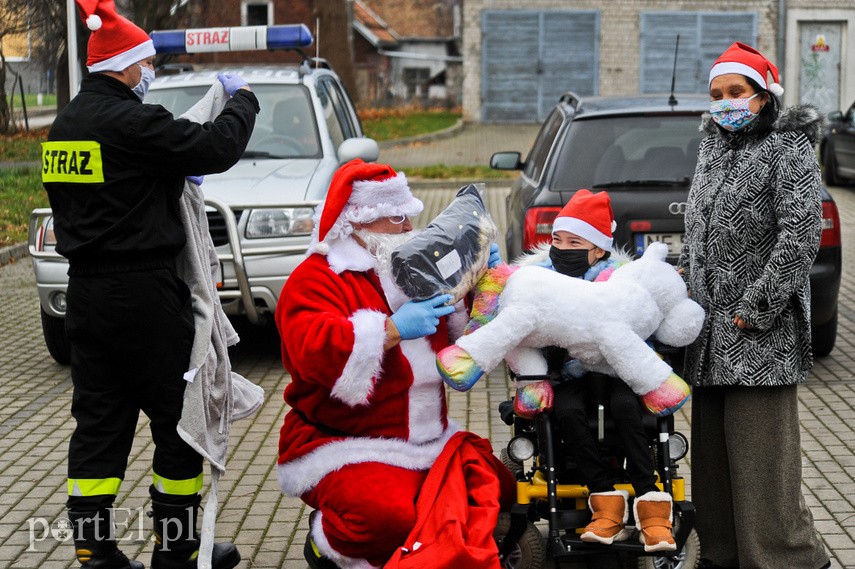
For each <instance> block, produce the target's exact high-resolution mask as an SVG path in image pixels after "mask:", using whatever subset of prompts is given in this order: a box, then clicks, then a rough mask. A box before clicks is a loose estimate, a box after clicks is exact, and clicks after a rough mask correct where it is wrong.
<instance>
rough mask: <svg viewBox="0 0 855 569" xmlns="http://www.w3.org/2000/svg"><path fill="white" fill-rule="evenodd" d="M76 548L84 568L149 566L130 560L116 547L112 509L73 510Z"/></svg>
mask: <svg viewBox="0 0 855 569" xmlns="http://www.w3.org/2000/svg"><path fill="white" fill-rule="evenodd" d="M68 517H69V518H70V520H71V527H72V529H73V531H74V535H73V537H74V551H75V554H76V555H77V560H78V561H80V564H81V566H82V569H145V565H143V564H142V563H140V562H139V561H130V560H129V559H128V558H127V557H125V554H124V553H122V552H121V551H119V548H118V547H117V546H116V537H115V535H114V532H113V516H112V511H111V509H110V508H103V507H102V508H99V509H69V510H68Z"/></svg>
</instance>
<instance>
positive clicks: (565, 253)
mask: <svg viewBox="0 0 855 569" xmlns="http://www.w3.org/2000/svg"><path fill="white" fill-rule="evenodd" d="M593 249H594V248H591V249H559V248H558V247H556V246H555V245H553V246H552V247H550V248H549V259H550V260H551V261H552V266H553V267H555V270H556V271H558V272H559V273H561V274H562V275H567V276H568V277H582V276H584V275H585V273H586V272H587V271H588V269H590V268H591V264H590V263H589V262H588V253H589V252H590V251H593Z"/></svg>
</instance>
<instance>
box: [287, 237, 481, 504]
mask: <svg viewBox="0 0 855 569" xmlns="http://www.w3.org/2000/svg"><path fill="white" fill-rule="evenodd" d="M347 242H349V243H348V244H347V248H342V247H338V248H334V249H331V250H330V252H329V255H328V256H323V255H320V254H317V253H316V254H313V255H310V256H309V257H308V258H307V259H306V260H305V261H303V262H302V263H301V264H300V265H299V266H298V267H297V268H296V269H295V270H294V272H293V273H292V274H291V276H290V277H289V279H288V281H287V282H286V284H285V287H284V288H283V290H282V294H281V295H280V300H279V305H278V306H277V310H276V323H277V326H278V328H279V332H280V335H281V338H282V361H283V363H284V365H285V367H286V369H287V370H288V372H289V373H290V374H291V379H292V381H291V383H290V384H289V385H288V387H287V388H286V389H285V401H286V402H287V403H288V405H289V406H290V407H291V410H290V411H289V412H288V413H287V415H286V416H285V421H284V424H283V425H282V429H281V431H280V437H279V460H278V465H277V471H278V476H279V482H280V486H281V487H282V489H283V491H284V492H286V493H287V494H290V495H293V496H300V495H301V494H303V493H305V492H307V491H308V490H311V489H312V488H314V487H315V485H317V483H318V482H319V481H320V480H321V479H322V478H323V477H324V476H325V475H327V474H328V473H330V472H333V471H335V470H336V469H338V468H340V467H342V466H344V465H346V464H355V463H361V462H380V463H385V464H390V465H394V466H399V467H403V468H408V469H412V470H427V469H429V468H430V467H431V465H432V464H433V462H434V460H435V459H436V457H437V456H439V454H440V452H441V451H442V449H443V447H444V445H445V443H446V442H447V441H448V439H449V438H450V437H451V435H453V434H454V432H456V431H457V430H459V429H458V427H456V426H455V425H453V424H451V425H449V421H448V418H447V410H446V405H445V390H444V386H443V382H442V379H441V378H440V376H439V374H438V372H437V370H436V359H435V358H436V353H437V352H438V351H439V350H441V349H442V348H444V347H446V346H447V345H449V333H448V327H447V324H446V322H445V319H442V321H441V322H440V325H439V327H438V329H437V332H436V333H435V334H433V335H432V336H430V337H427V338H417V339H414V340H404V341H402V342H401V343H400V344H399V345H397V346H395V347H393V348H391V349H389V350H388V351H384V350H383V344H384V341H385V337H386V331H385V322H386V318H387V317H388V316H390V315H391V314H392V312H393V309H396V308H397V307H398V306H399V305H400V304H401V303H403V302H404V301H405V300H406V299H403V298H396V296H395V293H388V291H389V290H390V289H391V288H394V287H391V286H390V285H388V284H387V286H386V291H387V292H384V287H383V285H382V284H381V282H380V279H379V278H378V276H377V274H376V273H375V271H374V261H373V259H372V258H371V257H370V256H369V255H368V254H367V252H366V251H365V250H364V249H362V248H361V247H359V246H358V245H356V244H354V243H353V242H352V240H350V239H348V240H347ZM397 294H398V296H400V293H397ZM387 297H388V298H387ZM390 302H391V303H392V306H391V307H390ZM464 316H465V313H464Z"/></svg>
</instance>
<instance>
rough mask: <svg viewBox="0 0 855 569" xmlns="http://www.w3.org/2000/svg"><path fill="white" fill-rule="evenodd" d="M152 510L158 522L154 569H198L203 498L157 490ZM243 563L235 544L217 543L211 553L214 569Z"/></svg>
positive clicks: (153, 516)
mask: <svg viewBox="0 0 855 569" xmlns="http://www.w3.org/2000/svg"><path fill="white" fill-rule="evenodd" d="M149 493H150V494H151V510H152V518H153V519H154V539H155V542H154V553H152V555H151V569H196V557H197V556H198V555H199V534H197V533H196V520H197V519H198V516H199V503H200V502H201V501H202V497H201V496H199V495H198V494H193V495H190V496H179V495H170V494H164V493H162V492H158V491H157V490H156V489H155V488H154V487H153V486H152V487H151V488H149ZM238 563H240V553H238V550H237V548H236V547H235V546H234V544H231V543H215V544H214V550H213V552H212V553H211V567H212V569H232V567H235V566H236V565H237V564H238Z"/></svg>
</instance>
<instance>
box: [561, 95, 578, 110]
mask: <svg viewBox="0 0 855 569" xmlns="http://www.w3.org/2000/svg"><path fill="white" fill-rule="evenodd" d="M558 102H559V103H566V104H568V105H570V106H571V107H572V108H573V110H574V111H578V110H579V107H580V106H581V105H582V97H580V96H579V95H577V94H576V93H574V92H573V91H567V92H566V93H564V94H563V95H561V98H560V99H559V100H558Z"/></svg>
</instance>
